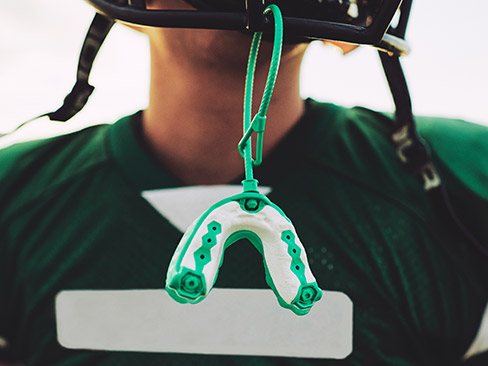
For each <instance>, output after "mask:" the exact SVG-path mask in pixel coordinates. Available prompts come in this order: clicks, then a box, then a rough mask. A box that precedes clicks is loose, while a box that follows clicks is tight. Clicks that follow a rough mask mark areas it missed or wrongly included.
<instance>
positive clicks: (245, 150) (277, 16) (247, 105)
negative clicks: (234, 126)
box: [238, 4, 283, 191]
mask: <svg viewBox="0 0 488 366" xmlns="http://www.w3.org/2000/svg"><path fill="white" fill-rule="evenodd" d="M267 13H272V14H273V18H274V24H275V33H274V44H273V53H272V56H271V64H270V67H269V73H268V79H267V80H266V87H265V89H264V94H263V98H262V100H261V105H260V107H259V111H258V113H257V114H256V115H255V116H254V118H253V119H252V121H251V113H252V93H253V84H254V74H255V71H256V60H257V57H258V53H259V45H260V43H261V38H262V36H263V33H262V32H257V33H254V36H253V39H252V43H251V51H250V53H249V61H248V64H247V75H246V84H245V89H244V116H243V120H244V122H243V132H244V136H243V137H242V139H241V141H239V145H238V148H239V153H240V154H241V156H242V157H243V159H244V169H245V177H246V179H245V180H244V181H243V185H244V191H257V181H256V180H255V179H254V176H253V166H258V165H260V164H261V162H262V159H263V141H264V130H265V127H266V113H267V111H268V107H269V103H270V101H271V96H272V95H273V90H274V87H275V83H276V77H277V75H278V68H279V66H280V60H281V50H282V48H283V17H282V15H281V10H280V8H279V7H278V6H276V5H274V4H272V5H269V6H268V7H267V8H266V9H265V10H264V14H267ZM253 132H256V134H257V141H256V158H255V159H253V157H252V139H251V136H252V134H253Z"/></svg>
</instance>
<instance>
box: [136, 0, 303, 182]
mask: <svg viewBox="0 0 488 366" xmlns="http://www.w3.org/2000/svg"><path fill="white" fill-rule="evenodd" d="M148 7H149V8H151V9H191V7H190V6H189V5H188V4H186V3H185V2H184V1H182V0H153V1H149V2H148ZM139 30H141V31H143V32H144V33H146V34H147V35H148V37H149V40H150V49H151V87H150V101H149V106H148V107H147V109H146V110H145V111H144V113H143V118H142V125H143V135H144V137H145V139H146V141H147V143H148V145H149V146H150V148H151V149H152V152H153V153H154V155H155V156H156V157H157V158H158V159H159V160H160V162H161V163H162V164H163V165H164V166H165V167H166V169H169V171H170V172H172V174H173V175H174V176H175V177H177V178H179V179H180V180H181V182H182V184H187V185H196V184H222V183H228V182H230V181H232V180H234V179H236V178H238V177H240V176H241V175H242V173H243V161H242V158H241V157H240V155H239V153H238V152H237V143H238V141H239V140H240V138H241V136H242V103H243V97H244V79H245V75H246V65H247V58H248V52H249V47H250V42H251V37H250V36H249V35H245V34H243V33H240V32H233V31H221V30H195V29H168V28H139ZM306 48H307V44H299V45H285V46H284V48H283V55H282V61H281V65H280V70H279V74H278V79H277V83H276V88H275V90H274V94H273V98H272V100H271V104H270V107H269V112H268V123H267V129H266V137H265V142H264V156H265V157H266V155H267V154H268V153H269V152H270V151H271V150H272V149H273V148H274V147H275V146H276V145H277V144H278V143H279V141H280V140H281V139H283V137H284V136H285V135H286V134H287V133H288V131H290V129H291V128H292V127H293V126H294V125H295V124H296V123H297V122H298V120H299V119H300V116H301V115H302V114H303V112H304V101H303V100H302V98H301V97H300V95H299V74H300V65H301V62H302V58H303V55H304V52H305V50H306ZM271 49H272V44H271V43H269V42H265V41H263V42H262V43H261V48H260V57H259V60H258V65H257V68H256V75H255V82H254V89H255V90H254V100H253V110H254V112H255V111H257V109H258V107H259V103H260V100H261V96H262V92H263V89H264V86H265V81H266V78H267V74H268V68H269V60H270V55H271ZM254 112H253V113H254Z"/></svg>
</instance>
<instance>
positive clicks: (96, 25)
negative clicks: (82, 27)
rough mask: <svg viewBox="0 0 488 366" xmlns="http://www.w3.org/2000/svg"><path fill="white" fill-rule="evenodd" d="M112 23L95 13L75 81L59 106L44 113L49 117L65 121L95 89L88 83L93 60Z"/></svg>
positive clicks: (76, 111) (110, 20) (84, 102)
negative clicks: (52, 110)
mask: <svg viewBox="0 0 488 366" xmlns="http://www.w3.org/2000/svg"><path fill="white" fill-rule="evenodd" d="M113 25H114V21H113V20H112V19H109V18H107V17H105V16H103V15H101V14H98V13H97V14H96V15H95V17H94V18H93V21H92V23H91V25H90V28H89V29H88V33H87V35H86V38H85V41H84V43H83V47H82V49H81V52H80V59H79V62H78V70H77V72H76V83H75V85H74V86H73V89H72V90H71V92H70V93H69V94H68V95H67V96H66V98H65V99H64V102H63V105H62V106H61V108H59V109H58V110H56V111H54V112H51V113H47V114H45V115H46V116H48V117H49V119H51V120H54V121H61V122H65V121H67V120H69V119H70V118H71V117H73V116H74V115H75V114H77V113H78V112H79V111H81V109H83V107H84V106H85V104H86V102H87V101H88V98H89V97H90V95H91V94H92V92H93V90H94V89H95V88H94V87H93V86H91V85H90V84H89V83H88V79H89V77H90V72H91V69H92V66H93V62H94V61H95V58H96V56H97V54H98V51H99V50H100V48H101V46H102V44H103V41H104V40H105V38H106V37H107V34H108V33H109V31H110V29H111V28H112V26H113Z"/></svg>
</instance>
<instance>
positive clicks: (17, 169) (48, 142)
mask: <svg viewBox="0 0 488 366" xmlns="http://www.w3.org/2000/svg"><path fill="white" fill-rule="evenodd" d="M107 129H108V128H107V125H98V126H93V127H89V128H86V129H83V130H81V131H77V132H74V133H70V134H67V135H62V136H56V137H52V138H47V139H42V140H36V141H28V142H22V143H18V144H15V145H12V146H9V147H6V148H4V149H2V150H0V206H1V207H2V208H3V214H5V213H6V212H7V211H10V209H12V210H15V208H17V207H19V206H21V205H22V204H23V203H25V202H28V201H29V200H32V199H34V198H35V197H37V196H40V195H42V194H43V193H44V192H46V191H47V190H49V189H51V188H52V187H55V186H57V185H60V184H61V183H62V182H64V181H66V180H68V179H70V178H74V177H76V176H77V175H80V174H83V172H86V171H87V170H89V169H90V168H92V167H94V166H97V165H99V164H102V163H103V162H105V161H106V160H107V152H106V149H105V143H104V140H105V135H106V131H107Z"/></svg>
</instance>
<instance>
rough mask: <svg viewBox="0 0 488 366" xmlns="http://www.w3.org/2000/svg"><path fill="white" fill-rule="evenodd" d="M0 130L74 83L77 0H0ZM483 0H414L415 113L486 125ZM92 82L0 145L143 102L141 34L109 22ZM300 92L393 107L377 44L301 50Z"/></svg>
mask: <svg viewBox="0 0 488 366" xmlns="http://www.w3.org/2000/svg"><path fill="white" fill-rule="evenodd" d="M0 4H1V5H0V19H1V29H0V106H1V117H0V133H2V132H7V131H9V130H11V129H13V128H14V127H16V126H17V125H18V124H19V123H21V122H22V121H24V120H27V119H29V118H32V117H34V116H36V115H39V114H41V113H45V112H48V111H53V110H55V109H57V108H58V107H59V106H60V105H61V102H62V100H63V99H64V97H65V95H66V94H67V93H68V92H69V91H70V90H71V88H72V86H73V84H74V78H75V71H76V65H77V62H78V54H79V51H80V48H81V44H82V42H83V39H84V37H85V32H86V30H87V28H88V26H89V24H90V22H91V18H92V16H93V10H92V8H91V7H90V6H89V5H87V4H86V3H85V2H83V1H82V0H49V1H46V0H44V1H34V0H21V1H12V0H1V2H0ZM487 14H488V2H487V1H481V0H463V1H459V0H423V1H419V0H416V1H414V5H413V9H412V15H411V18H410V25H409V30H408V34H407V36H408V40H409V42H410V44H411V47H412V53H411V55H410V56H408V57H407V58H405V59H404V61H403V64H404V67H405V71H406V74H407V78H408V81H409V85H410V90H411V93H412V99H413V105H414V112H415V113H416V114H418V115H436V116H445V117H455V118H462V119H465V120H468V121H471V122H475V123H481V124H487V125H488V98H487V94H488V93H487V88H488V86H487V85H488V49H487V47H486V40H485V35H484V34H485V33H486V31H485V22H486V15H487ZM90 80H91V84H92V85H94V86H95V87H96V90H95V92H94V93H93V95H92V97H91V99H90V101H89V102H88V104H87V106H86V107H85V109H84V110H83V111H82V112H81V113H79V114H78V115H77V116H76V117H75V118H73V119H72V120H71V121H69V122H68V123H64V124H62V123H55V122H49V121H48V120H47V119H46V118H44V119H40V120H38V121H36V122H34V123H32V124H31V125H29V126H27V127H25V128H23V129H22V130H20V131H19V132H17V133H15V134H13V135H11V136H7V137H4V138H1V139H0V146H6V145H9V144H12V143H14V142H17V141H21V140H27V139H36V138H41V137H46V136H52V135H56V134H61V133H67V132H69V131H74V130H78V129H80V128H83V127H84V126H88V125H90V124H97V123H107V122H113V121H115V120H116V119H117V118H119V117H121V116H123V115H126V114H129V113H132V112H134V111H136V110H138V109H143V108H144V107H145V106H146V104H147V100H148V83H149V63H148V45H147V41H146V38H145V37H144V36H143V35H141V34H138V33H136V32H134V31H131V30H129V29H127V28H125V27H123V26H120V25H117V26H116V27H115V28H114V30H113V31H112V32H111V34H110V35H109V38H108V39H107V42H106V43H105V45H104V47H103V48H102V51H101V52H100V54H99V57H98V59H97V61H96V63H95V66H94V69H93V73H92V76H91V79H90ZM301 92H302V95H303V97H308V96H310V97H313V98H315V99H318V100H321V101H329V102H334V103H338V104H343V105H347V106H354V105H362V106H366V107H369V108H372V109H376V110H380V111H392V110H393V103H392V101H391V96H390V93H389V91H388V88H387V84H386V80H385V78H384V75H383V71H382V69H381V67H380V63H379V60H378V56H377V54H376V52H375V51H374V50H373V49H371V48H368V47H362V48H360V49H359V50H356V51H355V52H353V53H351V54H350V55H348V56H343V55H342V54H341V53H340V51H339V50H337V49H335V48H334V47H331V46H328V47H326V46H323V45H322V44H320V43H315V44H312V45H311V46H310V48H309V50H308V53H307V55H306V58H305V61H304V65H303V70H302V79H301Z"/></svg>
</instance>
